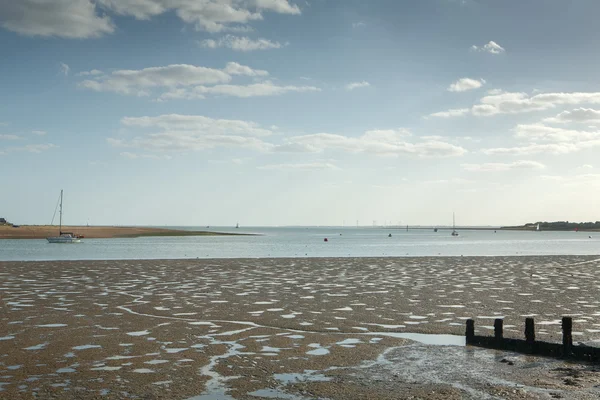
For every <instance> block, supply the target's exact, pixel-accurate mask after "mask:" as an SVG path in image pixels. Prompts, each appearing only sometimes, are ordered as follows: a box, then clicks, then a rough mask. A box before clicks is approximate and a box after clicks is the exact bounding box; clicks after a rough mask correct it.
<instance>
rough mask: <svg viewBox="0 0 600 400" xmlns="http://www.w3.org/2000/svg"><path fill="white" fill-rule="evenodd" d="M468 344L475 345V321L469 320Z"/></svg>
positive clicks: (466, 333)
mask: <svg viewBox="0 0 600 400" xmlns="http://www.w3.org/2000/svg"><path fill="white" fill-rule="evenodd" d="M465 336H466V342H467V344H469V343H473V341H474V339H475V321H474V320H472V319H468V320H467V331H466V332H465Z"/></svg>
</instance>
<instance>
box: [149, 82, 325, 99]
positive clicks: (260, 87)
mask: <svg viewBox="0 0 600 400" xmlns="http://www.w3.org/2000/svg"><path fill="white" fill-rule="evenodd" d="M319 91H321V89H319V88H317V87H314V86H293V85H288V86H279V85H276V84H274V83H273V82H271V81H265V82H261V83H253V84H250V85H216V86H209V87H207V86H196V87H194V88H191V89H179V90H171V91H169V92H166V93H164V94H162V95H161V96H160V97H159V100H170V99H202V98H204V97H205V96H206V95H214V96H232V97H240V98H247V97H262V96H279V95H282V94H285V93H289V92H319Z"/></svg>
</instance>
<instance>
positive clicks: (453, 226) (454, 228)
mask: <svg viewBox="0 0 600 400" xmlns="http://www.w3.org/2000/svg"><path fill="white" fill-rule="evenodd" d="M60 204H62V202H61V203H60ZM452 230H453V231H454V230H456V222H455V220H454V213H452Z"/></svg>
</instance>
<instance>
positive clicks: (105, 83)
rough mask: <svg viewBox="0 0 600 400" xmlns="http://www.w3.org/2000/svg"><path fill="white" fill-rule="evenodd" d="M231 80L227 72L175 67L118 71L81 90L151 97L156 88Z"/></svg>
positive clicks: (94, 81)
mask: <svg viewBox="0 0 600 400" xmlns="http://www.w3.org/2000/svg"><path fill="white" fill-rule="evenodd" d="M230 80H231V76H230V75H229V74H227V73H226V72H224V71H221V70H218V69H214V68H206V67H199V66H195V65H188V64H172V65H167V66H165V67H150V68H144V69H141V70H117V71H113V72H112V73H111V74H110V75H97V76H96V77H95V78H94V79H93V80H84V81H82V82H80V83H79V86H80V87H83V88H86V89H92V90H95V91H99V92H102V91H109V92H116V93H121V94H135V95H138V96H147V95H149V90H150V89H152V88H155V87H167V88H175V87H178V86H189V85H202V84H215V83H223V82H229V81H230Z"/></svg>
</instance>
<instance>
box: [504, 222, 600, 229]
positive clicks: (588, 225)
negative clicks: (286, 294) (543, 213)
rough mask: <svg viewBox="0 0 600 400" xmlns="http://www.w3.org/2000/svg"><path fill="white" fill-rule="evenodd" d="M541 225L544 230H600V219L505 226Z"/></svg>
mask: <svg viewBox="0 0 600 400" xmlns="http://www.w3.org/2000/svg"><path fill="white" fill-rule="evenodd" d="M538 224H539V226H540V230H542V231H572V230H575V229H578V230H596V229H597V230H600V221H596V222H569V221H555V222H546V221H544V222H541V221H540V222H533V223H528V224H525V225H523V226H507V227H504V228H508V229H511V228H512V229H537V226H538Z"/></svg>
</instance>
